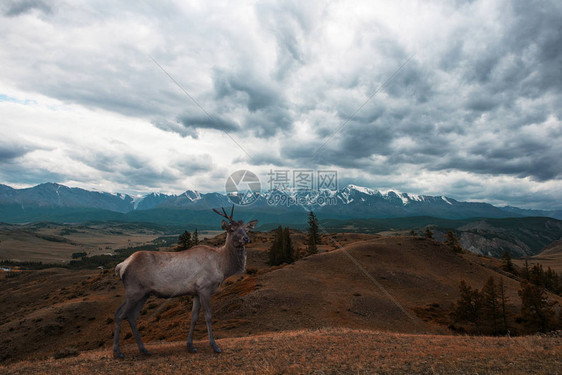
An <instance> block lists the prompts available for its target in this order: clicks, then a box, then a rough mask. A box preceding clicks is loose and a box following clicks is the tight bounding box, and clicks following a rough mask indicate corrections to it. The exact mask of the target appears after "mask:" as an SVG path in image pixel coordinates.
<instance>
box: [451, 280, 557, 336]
mask: <svg viewBox="0 0 562 375" xmlns="http://www.w3.org/2000/svg"><path fill="white" fill-rule="evenodd" d="M518 295H519V298H520V299H521V309H520V312H519V314H514V313H513V311H516V310H515V308H514V306H513V305H512V304H510V303H509V302H510V301H509V298H508V297H507V296H506V291H505V287H504V284H503V279H502V278H501V277H500V278H499V281H496V280H495V279H494V278H493V277H490V278H489V279H488V280H487V281H486V284H484V286H483V287H482V289H481V290H478V289H472V287H471V286H470V285H468V284H467V283H466V282H465V281H464V280H462V281H461V282H460V284H459V299H458V300H457V302H456V303H455V305H454V306H453V311H452V313H451V318H452V319H453V324H452V325H451V326H450V328H451V329H453V330H456V331H461V332H467V333H473V334H490V335H504V334H519V333H534V332H549V331H552V330H556V329H562V309H559V311H558V314H557V313H556V308H555V307H556V305H557V302H555V301H550V300H549V299H548V296H547V295H546V291H545V289H544V288H543V287H540V286H537V285H534V284H532V283H531V282H529V281H528V280H522V281H521V283H520V290H519V291H518ZM514 323H518V324H519V326H521V325H522V326H523V327H524V328H523V330H522V331H519V330H518V329H517V327H516V325H515V324H514Z"/></svg>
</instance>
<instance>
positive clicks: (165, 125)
mask: <svg viewBox="0 0 562 375" xmlns="http://www.w3.org/2000/svg"><path fill="white" fill-rule="evenodd" d="M151 124H152V125H154V126H155V127H157V128H158V129H161V130H164V131H167V132H171V133H177V134H179V135H181V136H182V137H184V138H185V137H188V136H189V137H192V138H198V134H197V129H194V128H192V127H186V126H184V125H183V124H180V123H178V122H172V121H168V120H165V119H159V120H153V121H151Z"/></svg>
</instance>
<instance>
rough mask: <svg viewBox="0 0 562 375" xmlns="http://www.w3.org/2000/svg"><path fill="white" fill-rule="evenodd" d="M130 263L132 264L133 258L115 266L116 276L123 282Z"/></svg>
mask: <svg viewBox="0 0 562 375" xmlns="http://www.w3.org/2000/svg"><path fill="white" fill-rule="evenodd" d="M129 262H131V257H128V258H127V259H125V260H124V261H122V262H121V263H119V264H118V265H116V266H115V275H117V276H119V278H120V279H121V280H123V275H124V274H125V270H126V269H127V266H128V265H129Z"/></svg>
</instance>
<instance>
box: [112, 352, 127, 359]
mask: <svg viewBox="0 0 562 375" xmlns="http://www.w3.org/2000/svg"><path fill="white" fill-rule="evenodd" d="M113 358H115V359H125V356H124V355H123V353H121V352H113Z"/></svg>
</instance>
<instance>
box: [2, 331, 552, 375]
mask: <svg viewBox="0 0 562 375" xmlns="http://www.w3.org/2000/svg"><path fill="white" fill-rule="evenodd" d="M198 344H199V345H198V346H199V349H200V351H199V353H197V354H189V353H187V350H186V348H185V343H184V342H173V343H153V344H149V345H148V346H147V347H148V349H149V350H151V351H152V353H153V355H152V356H150V357H145V356H141V355H140V354H138V352H137V350H136V347H134V346H132V345H129V346H127V347H125V348H124V353H125V355H126V359H125V360H123V361H120V360H116V359H113V358H112V353H111V352H110V351H109V350H107V349H104V350H95V351H89V352H84V353H81V354H80V355H79V356H77V357H71V358H62V359H54V358H49V359H47V360H42V361H24V362H19V363H14V364H10V365H8V366H4V367H0V372H2V373H3V374H28V373H29V374H31V373H33V374H51V373H64V374H102V373H110V372H111V373H114V374H115V373H116V374H154V373H158V374H176V373H214V374H217V373H218V374H221V373H229V374H241V373H245V374H247V373H255V374H278V373H287V374H298V373H317V374H329V373H353V374H374V373H379V374H394V373H407V374H426V373H427V374H434V373H439V374H444V373H455V374H458V373H472V374H474V373H478V374H483V373H506V374H555V373H560V371H561V369H562V339H561V338H558V337H539V336H529V337H517V338H505V337H501V338H493V337H468V336H439V335H412V334H397V333H386V332H381V331H368V330H352V329H321V330H300V331H290V332H282V333H275V334H263V335H258V336H250V337H244V338H230V339H222V340H219V341H218V344H219V345H220V346H221V347H222V348H223V350H224V352H223V354H220V355H216V354H214V353H212V352H211V349H210V348H209V347H208V344H207V342H206V341H205V342H199V343H198Z"/></svg>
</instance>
